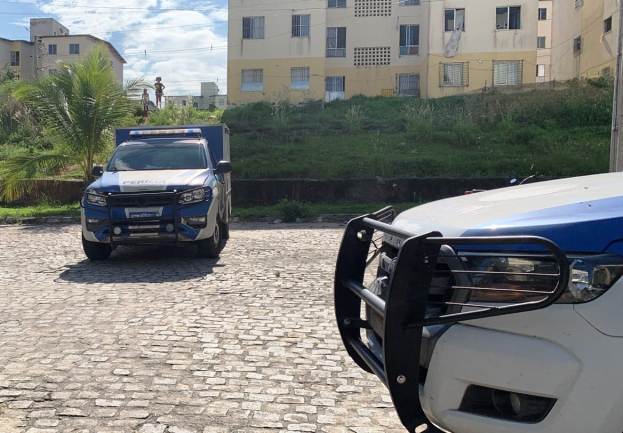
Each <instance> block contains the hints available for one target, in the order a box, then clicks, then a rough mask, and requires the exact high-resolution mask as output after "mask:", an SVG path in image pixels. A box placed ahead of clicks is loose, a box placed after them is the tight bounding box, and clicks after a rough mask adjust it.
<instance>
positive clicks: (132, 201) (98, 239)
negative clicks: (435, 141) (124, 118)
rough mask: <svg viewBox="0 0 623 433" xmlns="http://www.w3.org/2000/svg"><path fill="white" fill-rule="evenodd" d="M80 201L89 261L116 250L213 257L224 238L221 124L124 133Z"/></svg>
mask: <svg viewBox="0 0 623 433" xmlns="http://www.w3.org/2000/svg"><path fill="white" fill-rule="evenodd" d="M116 144H117V147H116V149H115V151H114V152H113V154H112V156H111V158H110V160H109V161H108V163H107V164H106V165H105V166H104V167H94V168H93V175H94V177H96V180H95V181H94V182H93V183H91V184H90V185H89V186H88V187H87V188H86V190H85V193H84V196H83V198H82V201H81V208H82V209H81V217H82V218H81V219H82V244H83V248H84V252H85V254H86V255H87V257H88V258H89V259H91V260H104V259H107V258H108V257H109V256H110V254H111V252H112V251H113V250H114V248H116V247H117V246H119V245H165V244H170V245H187V244H195V245H196V246H197V249H198V252H199V255H200V256H202V257H207V258H217V257H218V256H219V254H220V252H221V251H222V249H223V248H224V246H225V243H226V241H227V239H228V237H229V222H230V219H231V208H232V207H231V163H230V148H229V130H228V129H227V127H226V126H225V125H210V126H183V127H154V128H124V129H118V130H117V131H116Z"/></svg>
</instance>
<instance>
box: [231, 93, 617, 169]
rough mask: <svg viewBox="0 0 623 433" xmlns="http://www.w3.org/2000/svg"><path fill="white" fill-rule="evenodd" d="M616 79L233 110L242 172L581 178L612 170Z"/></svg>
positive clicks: (261, 105) (236, 150) (234, 157)
mask: <svg viewBox="0 0 623 433" xmlns="http://www.w3.org/2000/svg"><path fill="white" fill-rule="evenodd" d="M610 86H611V83H610V82H607V81H593V82H577V83H569V84H568V85H567V87H566V88H564V89H561V90H538V91H537V90H534V91H528V92H524V93H516V94H496V93H492V94H478V95H470V96H457V97H449V98H441V99H435V100H422V99H413V98H381V97H379V98H365V97H355V98H353V99H351V100H349V101H336V102H332V103H330V104H322V103H320V102H310V103H307V104H303V105H300V106H293V105H289V104H287V103H281V104H277V105H276V106H272V105H270V104H267V103H257V104H249V105H246V106H243V107H237V108H232V109H229V110H227V111H225V113H224V114H223V117H222V120H223V122H225V123H227V124H228V126H229V127H230V128H231V131H232V139H231V142H232V161H233V164H234V173H235V176H237V177H239V178H292V177H297V178H317V179H326V178H356V177H373V176H382V177H393V176H450V177H458V176H517V177H521V176H527V175H531V174H540V175H545V176H561V177H562V176H573V175H582V174H591V173H597V172H602V171H606V170H607V168H608V152H609V139H610V116H611V105H612V102H611V101H612V92H611V87H610Z"/></svg>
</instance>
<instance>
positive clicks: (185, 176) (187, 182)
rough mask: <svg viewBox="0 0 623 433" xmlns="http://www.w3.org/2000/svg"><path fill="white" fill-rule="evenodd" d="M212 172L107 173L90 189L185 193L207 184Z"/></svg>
mask: <svg viewBox="0 0 623 433" xmlns="http://www.w3.org/2000/svg"><path fill="white" fill-rule="evenodd" d="M210 175H211V171H210V170H145V171H117V172H109V171H107V172H105V173H104V175H103V176H102V177H101V178H99V179H98V180H96V181H95V182H93V183H92V184H91V185H90V187H89V188H91V189H95V190H96V191H98V192H104V193H105V192H142V191H145V192H149V191H173V190H177V191H183V190H186V189H191V188H197V187H200V186H203V185H204V184H206V182H207V180H208V179H209V177H210Z"/></svg>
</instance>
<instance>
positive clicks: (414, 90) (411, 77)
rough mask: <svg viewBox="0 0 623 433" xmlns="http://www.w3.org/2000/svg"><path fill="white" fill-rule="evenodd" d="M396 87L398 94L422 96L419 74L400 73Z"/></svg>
mask: <svg viewBox="0 0 623 433" xmlns="http://www.w3.org/2000/svg"><path fill="white" fill-rule="evenodd" d="M396 87H397V89H396V90H397V93H398V96H420V76H419V74H398V75H397V76H396Z"/></svg>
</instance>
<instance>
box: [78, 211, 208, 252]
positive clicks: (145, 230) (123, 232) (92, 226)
mask: <svg viewBox="0 0 623 433" xmlns="http://www.w3.org/2000/svg"><path fill="white" fill-rule="evenodd" d="M217 208H218V206H212V202H211V201H206V202H201V203H196V204H193V205H186V206H177V205H169V206H160V207H150V208H133V207H115V206H110V207H107V208H97V207H93V206H87V207H83V209H82V230H83V235H84V237H85V239H87V240H88V241H91V242H99V243H110V244H113V245H151V244H166V243H171V244H175V243H183V242H193V241H197V240H201V239H206V238H208V237H210V236H212V234H213V233H214V226H215V224H216V219H217V216H216V213H217V212H218V209H217Z"/></svg>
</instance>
